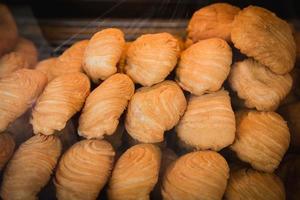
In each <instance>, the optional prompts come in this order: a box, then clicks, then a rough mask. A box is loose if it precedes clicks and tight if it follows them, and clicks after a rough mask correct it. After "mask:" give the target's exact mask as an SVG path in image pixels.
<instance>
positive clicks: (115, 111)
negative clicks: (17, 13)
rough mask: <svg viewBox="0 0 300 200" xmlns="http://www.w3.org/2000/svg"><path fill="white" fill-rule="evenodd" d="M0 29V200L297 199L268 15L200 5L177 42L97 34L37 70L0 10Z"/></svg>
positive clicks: (290, 91) (278, 26)
mask: <svg viewBox="0 0 300 200" xmlns="http://www.w3.org/2000/svg"><path fill="white" fill-rule="evenodd" d="M0 22H1V23H0V26H1V29H0V35H1V37H0V55H1V58H0V99H1V102H0V131H1V132H2V133H1V134H0V171H1V173H2V175H3V177H2V183H1V188H0V196H1V197H2V199H4V200H23V199H24V200H31V199H32V200H34V199H37V198H39V197H40V198H41V199H43V198H42V197H41V193H43V192H45V190H47V191H48V194H49V191H50V192H52V193H54V194H52V195H54V196H56V198H57V199H59V200H70V199H72V200H76V199H78V200H82V199H85V200H95V199H97V198H99V199H106V198H107V199H111V200H118V199H120V200H135V199H143V200H144V199H165V200H183V199H185V200H220V199H222V198H225V199H227V200H239V199H243V200H247V199H249V200H253V199H255V200H283V199H285V198H286V197H288V198H289V199H299V198H300V196H299V195H298V196H297V195H296V192H298V194H299V190H297V189H295V188H299V187H300V179H298V180H295V181H294V182H292V184H293V187H291V186H290V184H291V179H293V177H294V176H293V174H297V173H298V175H299V174H300V165H299V162H300V158H299V157H298V156H292V161H290V160H291V159H287V158H284V156H285V154H286V152H287V151H289V152H291V153H299V152H300V101H299V97H300V92H299V90H300V68H295V69H294V66H295V63H296V59H297V58H296V42H295V40H294V34H295V30H293V29H292V27H291V25H290V24H288V23H287V22H286V21H284V20H282V19H280V18H279V17H278V16H276V15H275V14H274V13H272V12H271V11H269V10H266V9H264V8H261V7H257V6H248V7H246V8H243V9H240V8H238V7H235V6H232V5H229V4H225V3H217V4H212V5H209V6H206V7H203V8H201V9H200V10H198V11H196V12H195V13H194V15H193V16H192V18H191V20H190V21H189V23H188V27H187V36H186V38H185V39H184V41H183V39H181V38H179V37H177V36H174V35H172V34H170V33H153V34H145V35H141V36H140V37H138V38H137V39H136V40H134V41H130V42H129V41H126V40H125V38H124V33H123V32H122V31H121V30H120V29H118V28H109V29H104V30H101V31H99V32H97V33H95V34H94V35H93V36H92V37H91V38H90V39H89V40H83V41H79V42H76V43H75V44H73V45H72V46H71V47H70V48H68V49H67V50H66V51H65V52H64V53H63V54H61V55H60V56H58V57H52V58H48V59H46V60H42V61H39V62H38V63H37V50H36V48H35V46H34V45H33V43H32V42H30V41H28V40H27V39H24V38H22V37H20V36H19V35H18V31H17V27H16V24H15V22H14V19H13V17H12V15H11V14H10V12H9V10H8V9H7V7H5V6H4V5H1V6H0ZM293 31H294V32H293ZM26 113H27V114H26ZM28 113H29V114H28ZM25 114H26V116H29V117H28V119H27V121H26V122H27V123H28V124H30V126H32V129H31V130H32V137H30V138H29V139H27V140H25V141H22V143H21V144H17V143H16V142H15V141H16V134H12V133H11V130H13V128H12V127H14V126H16V123H15V122H16V121H17V120H19V119H20V118H22V117H24V115H25ZM70 123H71V124H72V126H73V127H75V129H73V130H71V129H70V128H69V127H70V126H69V125H68V124H70ZM23 124H24V123H23ZM19 129H20V128H19ZM19 131H20V130H19ZM22 131H25V129H23V130H22V128H21V132H22ZM21 134H22V133H21ZM74 138H75V139H74ZM70 141H72V142H70ZM66 143H68V146H67V147H66ZM289 155H290V153H289ZM282 160H287V161H289V162H285V161H283V162H282ZM290 165H292V166H294V167H286V166H290ZM288 175H290V176H288ZM291 176H292V177H291ZM297 181H298V182H297ZM295 185H296V186H295ZM47 188H48V189H47ZM49 188H55V189H54V190H53V189H52V190H51V189H50V190H49Z"/></svg>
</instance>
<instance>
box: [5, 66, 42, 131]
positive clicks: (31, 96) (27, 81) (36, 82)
mask: <svg viewBox="0 0 300 200" xmlns="http://www.w3.org/2000/svg"><path fill="white" fill-rule="evenodd" d="M46 84H47V78H46V76H45V75H44V74H43V73H41V72H38V71H36V70H30V69H21V70H18V71H16V72H14V73H12V74H10V75H8V76H6V77H4V78H2V79H0V99H1V101H0V132H2V131H4V130H5V129H6V128H7V127H8V125H9V124H10V123H12V122H13V121H14V120H16V119H17V118H18V117H20V116H21V115H22V114H23V113H25V111H26V110H27V109H28V108H29V107H31V106H32V104H33V103H34V102H35V100H36V99H37V97H38V96H39V95H40V93H41V92H42V91H43V89H44V87H45V85H46Z"/></svg>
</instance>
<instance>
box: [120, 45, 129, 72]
mask: <svg viewBox="0 0 300 200" xmlns="http://www.w3.org/2000/svg"><path fill="white" fill-rule="evenodd" d="M131 43H132V42H126V43H125V45H124V48H123V51H122V55H121V58H120V60H119V62H118V72H119V73H123V74H125V65H126V56H127V51H128V48H129V46H130V45H131Z"/></svg>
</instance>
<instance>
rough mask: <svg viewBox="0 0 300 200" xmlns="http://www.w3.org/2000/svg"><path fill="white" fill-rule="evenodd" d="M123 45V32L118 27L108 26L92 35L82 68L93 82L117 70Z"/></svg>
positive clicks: (103, 78)
mask: <svg viewBox="0 0 300 200" xmlns="http://www.w3.org/2000/svg"><path fill="white" fill-rule="evenodd" d="M124 47H125V39H124V33H123V32H122V31H121V30H120V29H117V28H108V29H104V30H102V31H99V32H97V33H96V34H94V35H93V37H92V38H91V40H90V41H89V44H88V46H87V48H86V51H85V54H84V60H83V69H84V71H85V72H86V73H87V75H88V76H89V77H90V78H91V79H92V81H93V82H95V83H97V82H99V80H105V79H106V78H108V77H109V76H111V75H113V74H115V73H116V72H117V63H118V62H119V60H120V58H121V56H122V52H123V49H124Z"/></svg>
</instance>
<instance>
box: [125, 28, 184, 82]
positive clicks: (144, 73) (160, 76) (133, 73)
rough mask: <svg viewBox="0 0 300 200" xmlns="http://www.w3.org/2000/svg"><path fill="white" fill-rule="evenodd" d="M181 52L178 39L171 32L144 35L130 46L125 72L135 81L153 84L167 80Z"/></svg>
mask: <svg viewBox="0 0 300 200" xmlns="http://www.w3.org/2000/svg"><path fill="white" fill-rule="evenodd" d="M179 53H180V46H179V42H178V39H177V38H175V37H174V36H172V35H171V34H169V33H156V34H146V35H142V36H140V37H139V38H137V39H136V40H135V41H133V42H132V43H131V45H130V46H129V48H128V51H127V57H126V66H125V72H126V74H128V75H129V76H130V78H132V80H133V81H134V82H136V83H139V84H141V85H143V86H152V85H154V84H156V83H159V82H162V81H163V80H165V78H166V77H167V76H168V75H169V73H170V72H171V71H172V70H173V69H174V67H175V65H176V63H177V58H178V57H179Z"/></svg>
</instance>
